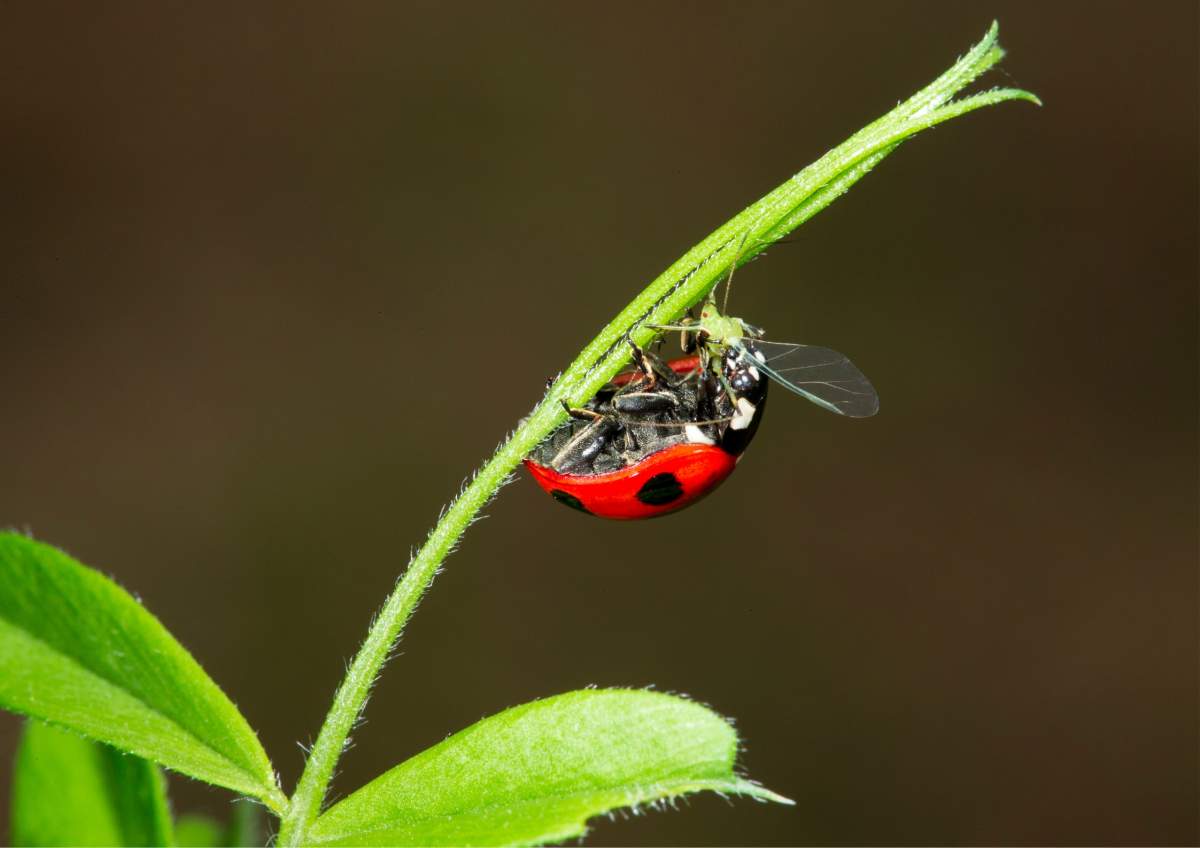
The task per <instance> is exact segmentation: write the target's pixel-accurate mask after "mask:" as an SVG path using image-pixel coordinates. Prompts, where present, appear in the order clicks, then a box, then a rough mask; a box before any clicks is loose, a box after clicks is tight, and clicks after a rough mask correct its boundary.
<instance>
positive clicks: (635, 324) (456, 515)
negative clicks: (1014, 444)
mask: <svg viewBox="0 0 1200 848" xmlns="http://www.w3.org/2000/svg"><path fill="white" fill-rule="evenodd" d="M996 38H997V27H996V25H995V24H993V25H992V28H991V30H990V31H989V32H988V34H987V35H986V36H985V37H984V39H983V40H982V41H981V42H980V43H979V44H977V45H976V46H975V47H974V48H972V50H971V51H970V52H968V53H967V54H966V55H965V56H963V57H962V58H961V59H959V60H958V62H956V63H955V64H954V66H953V67H951V68H950V69H949V70H948V71H946V72H945V73H944V74H942V76H940V77H939V78H938V79H937V80H935V81H934V82H933V83H932V84H930V85H929V86H928V87H926V88H925V89H923V90H921V91H920V92H918V93H917V94H916V95H914V96H913V97H911V98H910V99H909V100H907V101H905V102H903V103H901V104H900V105H898V106H897V107H896V108H895V109H893V110H892V111H891V112H889V113H888V114H887V115H885V116H884V117H882V118H880V119H879V120H877V121H875V122H874V123H872V124H870V125H869V126H867V127H865V128H864V129H862V130H860V131H859V132H857V133H855V134H854V135H853V136H851V138H849V139H848V140H847V141H845V142H844V143H842V144H841V145H839V146H838V147H836V148H834V149H833V150H831V151H830V152H828V153H827V154H825V155H824V156H823V157H821V159H819V160H818V161H817V162H815V163H813V164H812V165H810V166H809V167H807V168H805V169H804V170H803V171H801V172H800V173H798V174H796V175H795V176H794V177H792V178H791V179H789V180H788V181H787V182H785V183H784V184H783V185H781V186H779V187H778V188H777V189H775V190H774V191H772V192H771V193H769V194H767V195H766V196H765V197H763V198H762V199H760V200H758V201H757V202H755V203H753V204H751V205H750V206H749V207H747V208H746V209H745V210H743V211H742V212H741V213H740V214H738V215H737V216H736V217H734V218H733V219H732V220H730V221H729V222H728V223H726V224H725V225H724V226H722V227H720V228H719V229H718V230H716V231H715V232H714V233H712V235H710V236H709V237H708V238H706V239H704V240H703V241H702V242H700V243H699V244H698V245H696V246H695V247H694V248H692V249H691V250H690V251H688V253H687V254H685V255H684V256H683V257H682V258H681V259H679V260H678V261H677V262H676V263H675V264H674V265H672V266H671V267H670V268H668V269H667V270H666V271H665V272H664V273H663V274H662V275H661V276H659V277H658V279H656V280H655V281H654V282H653V283H651V284H650V285H649V286H647V287H646V289H645V290H644V291H643V292H642V293H641V294H639V295H638V296H637V297H636V298H634V300H633V302H631V303H630V304H629V305H628V306H627V307H625V309H624V310H622V311H621V313H620V314H619V315H618V316H617V317H616V318H614V319H613V320H612V321H611V322H610V323H609V324H608V326H606V327H605V328H604V329H603V330H601V332H600V334H599V335H597V336H596V338H595V339H593V340H592V341H591V343H589V344H588V345H587V347H585V348H584V349H583V351H582V352H581V353H580V354H579V356H578V357H577V358H576V359H575V361H574V362H573V363H571V365H570V367H569V368H567V370H566V371H564V372H563V373H562V375H561V376H560V377H559V378H558V379H557V380H556V381H555V382H554V384H553V385H552V386H551V387H550V389H549V390H548V391H547V393H546V396H545V397H544V398H542V400H541V402H540V403H539V404H538V405H537V407H536V408H535V409H534V411H533V412H532V413H531V414H530V416H529V417H528V418H526V419H525V420H524V421H523V422H522V423H521V424H520V426H519V427H518V428H517V429H516V431H515V432H514V433H513V434H512V435H511V436H510V437H509V439H508V440H507V441H506V442H505V443H504V444H502V445H501V446H500V448H499V449H498V450H497V451H496V454H495V455H494V456H493V457H492V458H491V459H490V460H489V461H488V462H487V463H486V464H485V465H484V466H483V467H482V468H481V469H480V470H479V471H478V472H477V473H476V475H475V476H474V478H473V479H472V480H471V481H470V482H469V483H468V484H467V485H466V486H465V487H464V489H463V490H462V492H461V493H460V494H459V496H458V497H457V498H456V499H455V500H454V502H453V503H451V504H450V507H449V508H448V509H447V510H446V511H445V512H444V513H443V515H442V516H441V518H440V520H439V521H438V523H437V525H436V526H435V527H434V528H433V530H432V531H431V532H430V534H429V537H428V538H427V539H426V541H425V544H424V545H422V546H421V549H420V550H419V551H417V553H416V555H415V556H414V557H413V559H412V561H411V562H410V563H409V566H408V569H407V570H406V571H405V572H404V575H403V577H402V578H401V579H400V581H399V582H398V583H397V585H396V588H395V589H394V590H393V592H392V594H391V596H390V597H389V598H388V599H387V602H386V603H385V604H384V606H383V609H382V610H381V611H380V613H379V615H378V616H377V617H376V619H375V621H374V622H373V623H372V624H371V627H370V631H369V632H368V634H367V638H366V641H365V642H364V643H363V645H362V647H361V648H360V649H359V651H358V654H357V655H356V656H355V658H354V661H353V663H351V665H350V668H349V671H348V672H347V674H346V677H345V679H344V680H343V682H342V685H341V686H340V687H339V688H338V691H337V694H336V695H335V696H334V702H333V706H332V708H331V709H330V711H329V714H328V715H327V716H326V719H325V724H324V725H323V726H322V728H321V732H320V734H319V735H318V737H317V741H316V744H315V745H314V746H313V749H312V752H311V753H310V755H309V757H308V761H307V762H306V764H305V769H304V773H303V775H302V776H301V778H300V782H299V784H298V786H297V788H296V792H295V794H294V795H293V797H292V799H291V802H290V804H289V806H288V809H287V811H286V813H285V814H284V816H283V820H282V826H281V830H280V835H279V842H278V844H279V845H283V846H288V845H298V844H302V843H303V842H304V840H305V833H306V831H307V828H308V827H309V825H311V824H312V822H313V821H314V820H315V819H316V817H317V815H318V814H319V813H320V807H321V804H322V802H323V799H324V797H325V791H326V789H327V787H328V784H329V781H330V778H331V776H332V774H333V770H334V767H335V765H336V764H337V761H338V758H339V757H340V756H341V754H342V751H343V749H344V747H345V745H346V741H347V739H348V737H349V734H350V731H351V730H352V729H353V727H354V723H355V722H356V721H357V720H358V717H359V714H360V712H361V711H362V708H363V705H364V704H365V703H366V700H367V696H368V694H369V693H370V689H371V685H372V683H373V682H374V680H375V677H376V675H377V674H378V673H379V670H380V668H381V667H382V665H383V663H384V661H385V660H386V659H387V657H388V655H389V654H390V653H391V650H392V646H393V645H394V643H395V641H396V639H397V638H398V637H399V635H400V633H401V631H402V630H403V628H404V625H405V623H406V622H407V621H408V619H409V617H410V616H411V615H412V613H413V610H414V609H415V608H416V606H417V603H418V602H419V601H420V599H421V596H422V595H423V594H424V592H425V590H426V589H428V588H429V585H430V584H431V583H432V582H433V578H434V576H435V575H436V574H437V570H438V567H439V566H440V565H441V563H442V560H444V559H445V558H446V556H447V555H448V554H449V553H450V552H451V551H452V550H453V548H454V546H455V544H456V543H457V541H458V539H459V537H460V536H462V534H463V532H464V531H465V530H466V528H467V527H468V526H469V525H470V524H471V522H472V521H473V520H474V519H475V517H476V515H477V514H478V513H479V511H480V510H481V509H482V508H483V507H484V506H485V505H486V504H487V502H488V501H489V500H490V499H491V498H492V497H493V496H494V495H495V493H496V491H497V490H498V489H499V488H500V486H502V485H503V484H504V482H505V480H506V479H507V478H508V476H509V475H510V474H511V473H512V471H513V469H515V468H516V467H517V465H518V464H519V463H520V462H521V460H522V459H523V458H524V457H525V456H526V455H527V454H528V453H529V452H530V451H531V450H533V449H534V448H535V447H536V446H537V445H538V444H539V443H540V442H541V441H542V440H543V439H544V438H545V437H546V436H547V435H548V434H549V433H550V432H552V431H553V430H554V429H555V428H556V427H558V426H559V425H560V424H562V423H563V421H564V420H565V419H566V413H565V412H564V411H563V409H562V406H561V403H560V401H563V400H565V401H567V402H568V403H573V404H576V405H578V404H582V403H584V402H586V401H587V399H588V398H590V397H591V396H592V395H594V394H595V393H596V391H597V390H599V389H600V387H601V386H603V385H604V384H605V383H606V382H608V381H609V380H610V379H611V378H612V377H613V375H615V374H616V373H617V371H619V370H620V369H621V368H622V367H623V366H624V365H625V364H626V363H627V362H628V359H629V350H628V346H627V345H625V344H624V343H623V340H624V339H625V338H626V336H628V337H630V338H632V339H633V340H634V341H635V342H637V343H638V344H643V345H644V344H648V343H649V342H650V341H651V340H652V338H653V337H654V335H655V334H656V333H655V331H654V330H652V329H650V328H649V327H648V326H647V325H648V324H656V323H660V324H666V323H670V322H672V321H674V320H675V319H677V318H678V317H679V316H680V315H682V314H683V313H684V312H685V311H686V310H687V309H688V308H689V307H691V306H692V305H694V304H695V303H697V302H699V301H700V300H701V299H702V298H703V297H704V296H705V295H706V294H707V293H708V292H709V290H711V289H712V287H713V286H715V285H716V284H717V283H718V282H719V281H720V280H721V279H722V278H723V277H724V276H725V274H726V273H727V272H728V271H729V269H730V268H731V267H732V266H733V265H734V264H735V263H736V264H739V265H741V264H744V263H746V262H748V261H750V260H751V259H753V258H754V257H755V256H756V255H757V254H759V253H761V252H762V251H763V250H765V249H766V248H767V247H769V246H770V245H771V244H772V243H773V242H775V241H777V240H778V239H780V238H782V237H783V236H785V235H787V233H789V232H790V231H791V230H793V229H795V228H796V227H797V226H799V225H800V224H802V223H803V222H804V221H806V220H808V219H809V218H811V217H812V216H813V215H815V214H816V213H817V212H819V211H821V210H822V209H824V208H825V207H826V206H828V205H829V204H830V203H832V202H833V201H834V200H835V199H837V198H838V197H839V196H840V195H842V194H843V193H845V192H846V191H847V190H848V189H849V188H850V186H851V185H853V184H854V183H855V182H857V181H858V180H860V179H861V178H862V177H864V176H865V175H866V174H867V173H868V172H869V171H870V170H871V169H872V168H873V167H874V166H875V165H877V164H878V163H879V162H880V161H881V160H882V159H883V158H884V157H885V156H887V155H888V154H889V153H891V152H892V151H893V150H895V149H896V147H898V146H899V145H900V143H901V142H903V141H904V140H905V139H907V138H909V137H910V136H912V135H914V134H916V133H918V132H920V131H921V130H924V129H928V128H930V127H933V126H935V125H937V124H939V123H942V122H944V121H947V120H950V119H952V118H955V117H958V116H959V115H963V114H966V113H967V112H970V111H973V110H975V109H979V108H982V107H984V106H989V105H992V104H995V103H1001V102H1003V101H1006V100H1029V101H1032V102H1034V103H1037V102H1038V100H1037V98H1036V97H1034V96H1033V95H1032V94H1029V93H1028V92H1024V91H1020V90H1017V89H995V90H992V91H987V92H984V93H982V94H976V95H973V96H970V97H966V98H963V99H962V100H958V101H952V100H951V98H952V97H953V96H954V95H955V94H957V93H958V92H959V91H961V90H962V89H963V88H964V87H965V86H967V85H969V84H970V83H971V82H972V81H973V80H974V79H976V78H977V77H978V76H979V75H980V74H982V73H983V72H984V71H986V70H987V69H988V68H990V67H992V66H993V65H994V64H996V62H998V61H999V60H1000V58H1001V57H1002V56H1003V51H1002V50H1001V49H1000V47H999V45H998V44H997V43H996Z"/></svg>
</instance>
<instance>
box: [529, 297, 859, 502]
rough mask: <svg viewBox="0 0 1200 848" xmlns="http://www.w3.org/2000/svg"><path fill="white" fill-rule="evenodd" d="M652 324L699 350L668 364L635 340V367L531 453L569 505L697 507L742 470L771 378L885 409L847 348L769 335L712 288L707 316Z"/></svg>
mask: <svg viewBox="0 0 1200 848" xmlns="http://www.w3.org/2000/svg"><path fill="white" fill-rule="evenodd" d="M726 293H727V294H728V285H727V287H726ZM654 329H657V330H662V331H665V330H678V331H680V332H681V333H682V339H683V346H684V350H685V352H687V353H690V354H691V355H689V356H684V357H681V358H679V359H673V360H671V361H669V362H663V361H661V360H659V359H658V358H657V357H655V356H653V355H652V354H650V353H647V352H645V351H641V350H640V349H638V348H637V347H636V346H633V347H634V362H635V364H636V366H637V370H635V371H632V372H627V373H625V374H621V375H618V376H617V377H616V378H614V380H613V381H612V382H611V383H609V384H608V385H607V386H605V387H604V388H603V389H601V391H600V392H598V393H597V395H596V396H595V397H594V398H592V399H591V400H590V401H588V403H587V404H586V405H585V406H584V407H582V408H579V409H571V408H568V410H567V411H568V412H569V413H570V415H571V419H570V420H569V421H567V422H566V423H565V424H563V425H562V426H561V427H559V428H558V429H557V430H556V431H555V432H554V433H552V434H551V435H550V436H549V437H548V438H547V439H546V441H544V442H543V443H542V444H541V445H540V446H539V447H538V448H537V449H536V450H535V451H534V452H533V453H532V454H530V456H529V457H527V458H526V459H525V466H526V468H528V469H529V471H530V473H531V474H532V475H533V478H534V480H535V481H537V483H538V485H539V486H541V487H542V488H543V489H545V490H546V491H547V492H549V493H550V495H551V496H552V497H553V498H554V499H555V500H557V501H559V502H560V503H563V504H565V505H567V506H569V507H572V508H573V509H577V510H580V511H581V512H586V513H589V514H591V515H596V516H599V517H601V518H615V519H634V518H653V517H656V516H659V515H665V514H667V513H669V512H674V511H676V510H679V509H682V508H683V507H685V506H690V505H691V504H693V503H695V502H696V501H698V500H700V499H701V498H703V497H704V496H705V495H707V494H709V493H710V492H712V491H713V490H714V489H715V488H716V487H717V486H719V485H720V484H721V483H722V482H724V480H725V479H726V478H727V477H728V476H729V475H730V474H732V473H733V469H734V468H735V467H736V466H737V463H738V460H739V459H740V458H741V456H742V453H743V452H744V451H745V450H746V448H747V446H748V445H749V444H750V441H751V440H752V439H753V438H754V435H755V433H757V432H758V426H759V424H760V423H761V421H762V416H763V411H764V409H765V406H766V400H767V387H768V386H769V384H770V381H774V382H777V383H779V384H780V385H782V386H784V387H785V388H787V389H788V390H789V391H792V392H794V393H796V394H798V395H800V396H801V397H804V398H806V399H807V400H810V401H812V402H813V403H815V404H817V405H818V406H820V407H822V408H824V409H827V410H829V411H831V412H836V413H838V414H839V415H845V416H848V417H851V418H865V417H868V416H871V415H874V414H875V413H876V412H877V411H878V410H879V397H878V395H877V394H876V393H875V389H874V388H873V387H872V386H871V383H870V381H869V380H868V379H867V378H866V377H865V376H864V375H863V374H862V372H861V371H859V370H858V368H857V367H855V365H854V364H853V363H852V362H851V361H850V360H849V359H848V358H847V357H846V356H844V355H842V354H840V353H838V352H837V351H834V350H830V349H829V348H824V347H816V346H813V345H800V344H786V343H780V342H768V341H765V340H764V339H763V338H762V336H763V334H764V333H763V331H762V330H761V329H760V328H758V327H755V326H753V325H751V324H748V323H746V322H745V321H743V320H742V319H740V318H734V317H732V316H725V315H722V314H721V312H720V311H719V310H718V309H717V306H716V302H715V299H714V298H713V296H712V294H711V293H710V295H709V297H708V299H707V300H706V301H705V303H704V305H703V307H702V308H701V311H700V317H699V318H697V319H693V318H686V319H684V321H682V322H681V323H680V324H674V325H655V326H654ZM630 344H631V345H632V342H631V343H630Z"/></svg>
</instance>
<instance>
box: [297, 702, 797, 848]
mask: <svg viewBox="0 0 1200 848" xmlns="http://www.w3.org/2000/svg"><path fill="white" fill-rule="evenodd" d="M737 746H738V740H737V735H736V734H735V733H734V731H733V728H732V727H730V726H729V724H728V723H727V722H726V721H725V720H724V719H723V718H721V717H720V716H718V715H717V714H715V713H713V712H711V711H710V710H708V709H705V708H704V707H702V706H700V705H698V704H694V703H692V702H690V701H686V700H684V699H682V698H676V697H672V696H670V695H663V694H660V693H657V692H645V691H631V690H587V691H581V692H569V693H567V694H565V695H558V696H556V697H553V698H547V699H546V700H544V701H534V702H533V703H530V704H524V705H522V706H519V707H514V708H512V709H510V710H505V711H504V712H502V713H500V714H499V715H495V716H492V717H491V718H487V719H484V720H483V721H480V722H478V723H477V724H474V725H472V726H471V727H469V728H467V729H466V730H463V731H462V732H460V733H456V734H455V735H454V736H451V737H450V738H449V739H447V740H445V741H444V742H442V743H441V744H439V745H435V746H434V747H432V748H430V749H429V750H427V751H424V752H422V753H420V754H418V755H417V756H415V757H413V758H412V759H411V760H408V761H407V762H405V763H402V764H401V765H399V766H397V767H396V768H394V769H392V770H391V771H388V772H386V773H385V774H383V775H381V776H380V777H378V778H376V779H375V780H373V781H372V782H371V783H369V784H367V785H366V786H364V787H363V788H362V789H359V790H358V791H357V792H355V793H353V794H352V795H350V796H349V797H348V798H346V799H345V800H343V801H341V802H340V803H338V804H337V805H335V806H334V807H332V808H330V809H329V811H328V812H326V813H325V814H324V815H322V816H320V817H319V818H318V819H317V820H316V822H315V823H314V824H313V826H312V827H311V828H310V829H309V830H308V833H307V836H306V842H307V843H311V844H334V845H540V844H543V843H546V842H557V841H561V840H564V839H570V838H572V837H576V836H579V835H581V834H582V833H584V832H585V831H586V829H587V825H586V823H587V820H588V819H589V818H590V817H592V816H596V815H600V814H601V813H605V812H608V811H609V810H613V809H616V808H618V807H637V806H639V805H641V804H648V803H653V802H656V801H659V800H662V799H669V798H673V797H676V796H679V795H683V794H685V793H688V792H698V791H701V790H705V789H707V790H711V791H714V792H721V793H728V794H738V795H750V796H753V797H756V798H760V799H768V800H773V801H780V802H783V803H791V802H790V801H788V800H787V799H785V798H781V797H780V796H778V795H776V794H774V793H773V792H769V791H768V790H766V789H763V788H762V787H760V786H757V785H755V784H753V783H751V782H749V781H747V780H743V779H742V778H739V777H738V776H737V775H735V774H734V772H733V767H734V758H735V755H736V753H737Z"/></svg>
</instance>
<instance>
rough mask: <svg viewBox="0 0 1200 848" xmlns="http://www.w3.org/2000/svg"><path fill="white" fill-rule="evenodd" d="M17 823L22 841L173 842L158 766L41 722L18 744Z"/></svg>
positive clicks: (16, 839) (15, 832) (15, 835)
mask: <svg viewBox="0 0 1200 848" xmlns="http://www.w3.org/2000/svg"><path fill="white" fill-rule="evenodd" d="M11 827H12V844H13V845H15V846H25V845H30V846H33V845H39V846H55V845H170V844H171V843H172V840H171V816H170V812H169V811H168V809H167V797H166V792H165V786H164V780H163V776H162V772H161V771H159V769H158V767H157V766H155V765H153V764H152V763H148V762H146V761H145V760H143V759H142V758H141V757H135V756H133V755H132V754H124V753H122V752H120V751H118V750H116V749H115V748H111V747H109V746H108V745H99V744H97V743H94V742H89V741H88V740H87V739H84V738H83V737H81V736H77V735H76V734H74V733H70V732H68V731H65V730H59V729H58V728H54V727H50V726H49V725H46V724H42V723H41V722H40V721H29V722H26V725H25V731H24V734H23V735H22V737H21V744H20V747H19V748H18V749H17V760H16V770H15V772H14V774H13V787H12V822H11Z"/></svg>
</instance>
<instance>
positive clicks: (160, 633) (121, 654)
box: [0, 533, 286, 810]
mask: <svg viewBox="0 0 1200 848" xmlns="http://www.w3.org/2000/svg"><path fill="white" fill-rule="evenodd" d="M0 707H3V708H5V709H9V710H13V711H14V712H18V713H24V714H26V715H30V716H34V717H36V718H41V719H44V720H46V721H49V722H52V723H54V724H59V725H62V726H63V727H66V728H69V729H71V730H75V731H77V732H79V733H82V734H83V735H85V736H88V737H90V738H92V739H96V740H99V741H101V742H107V743H108V744H110V745H113V746H114V747H117V748H120V749H122V750H124V751H129V752H131V753H134V754H138V755H139V756H142V757H145V758H146V759H149V760H153V761H154V762H157V763H161V764H162V765H164V766H166V767H168V768H171V769H175V770H176V771H179V772H182V773H183V774H187V775H190V776H192V777H195V778H198V779H200V780H204V781H208V782H209V783H215V784H217V785H218V786H225V787H227V788H229V789H232V790H234V791H235V792H240V793H243V794H246V795H251V796H254V797H256V798H260V799H262V800H263V801H264V802H265V803H266V804H267V805H268V806H270V807H272V808H273V809H275V810H281V809H282V808H283V806H284V804H285V803H286V801H285V799H284V798H283V795H282V793H281V792H280V791H279V789H278V787H277V785H276V783H275V775H274V772H273V771H272V769H271V763H270V761H269V760H268V759H267V755H266V753H265V752H264V751H263V749H262V746H261V745H260V744H259V742H258V739H257V737H255V735H254V731H252V730H251V729H250V726H249V725H248V724H247V723H246V720H245V719H244V718H242V716H241V713H239V712H238V711H237V708H236V707H235V706H234V705H233V704H232V703H231V702H230V701H229V699H228V698H226V697H225V695H224V693H222V692H221V690H220V689H218V688H217V685H216V684H215V683H213V682H212V680H211V679H210V678H209V677H208V675H207V674H205V673H204V670H203V669H202V668H201V667H200V666H199V664H198V663H197V662H196V661H195V660H194V659H192V657H191V655H190V654H188V652H187V651H186V650H185V649H184V648H183V646H181V645H180V644H179V643H178V642H176V641H175V639H173V638H172V637H171V634H170V633H168V632H167V630H166V628H164V627H163V626H162V625H161V624H160V623H159V622H158V620H157V619H155V618H154V616H152V615H151V614H150V613H148V612H147V611H146V610H145V609H143V608H142V606H141V604H139V603H138V602H137V601H136V600H134V599H133V598H132V597H131V596H130V595H129V594H128V593H127V592H125V591H124V590H123V589H121V588H120V587H119V586H117V585H116V584H115V583H113V582H112V581H111V580H109V579H108V578H107V577H104V576H103V575H101V574H99V573H98V572H96V571H93V570H91V569H89V568H85V567H84V566H82V565H80V564H79V563H77V562H76V561H75V560H73V559H71V558H70V557H69V556H67V555H66V554H64V553H62V552H61V551H58V550H56V549H55V548H52V547H50V546H49V545H43V544H40V543H38V542H35V541H33V540H31V539H27V538H25V537H24V536H19V535H17V534H14V533H0Z"/></svg>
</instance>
